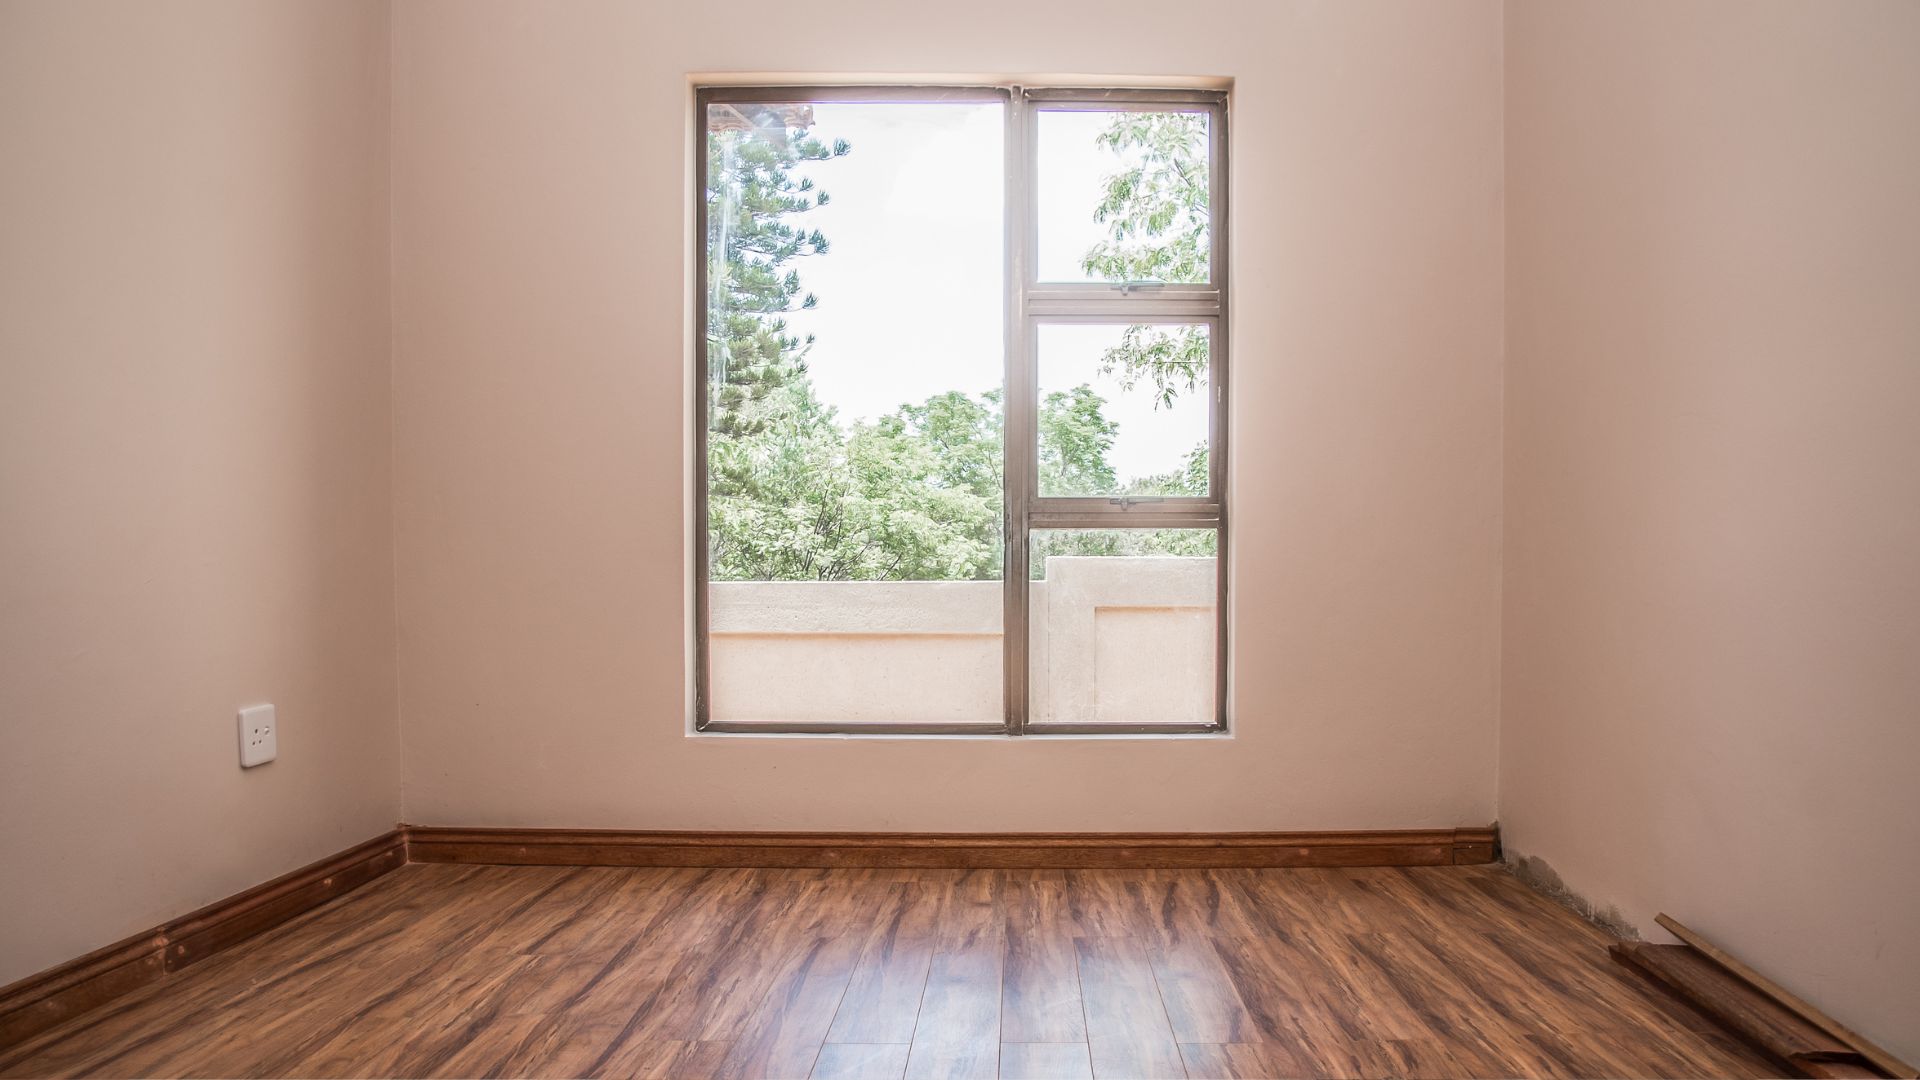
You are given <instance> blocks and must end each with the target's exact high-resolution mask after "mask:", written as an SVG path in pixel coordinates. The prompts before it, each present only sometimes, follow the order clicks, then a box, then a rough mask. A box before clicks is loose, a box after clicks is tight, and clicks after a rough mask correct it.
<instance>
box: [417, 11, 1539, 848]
mask: <svg viewBox="0 0 1920 1080" xmlns="http://www.w3.org/2000/svg"><path fill="white" fill-rule="evenodd" d="M792 11H793V8H792V6H791V5H790V4H786V3H783V2H781V3H775V2H766V0H747V2H742V3H738V4H731V5H726V6H725V7H714V6H712V5H698V4H644V3H616V2H576V3H568V4H563V5H553V4H536V3H530V2H529V3H505V2H502V3H487V2H479V3H452V2H403V3H400V4H398V5H396V7H395V9H394V26H393V34H394V101H393V146H394V161H393V195H394V221H395V231H394V270H395V273H394V294H393V297H394V305H395V311H396V339H395V355H394V409H395V434H396V439H395V461H394V468H395V491H396V500H395V516H396V521H395V525H396V530H397V545H396V565H397V584H398V590H399V597H400V650H399V657H400V660H399V664H400V686H401V715H402V718H403V725H402V726H403V738H404V741H405V746H406V754H405V757H406V762H407V766H406V778H405V807H406V814H407V816H408V817H409V819H411V820H416V821H420V822H426V823H436V824H462V825H553V826H611V827H642V828H701V827H704V828H752V829H793V828H827V829H945V830H965V829H1096V830H1099V829H1108V830H1110V829H1266V828H1320V827H1333V828H1340V827H1344V828H1364V827H1375V826H1453V825H1464V824H1478V823H1484V822H1487V821H1490V820H1492V818H1493V816H1494V763H1495V747H1494V738H1495V727H1496V719H1495V717H1496V710H1497V690H1498V659H1497V657H1498V636H1499V631H1498V617H1499V601H1498V574H1499V561H1498V559H1499V514H1500V507H1499V499H1500V439H1499V432H1500V350H1501V333H1502V325H1501V275H1500V267H1501V259H1502V252H1501V243H1500V215H1501V193H1500V185H1501V167H1500V160H1501V100H1500V92H1501V85H1500V47H1501V31H1500V26H1501V13H1500V8H1499V6H1498V5H1497V4H1495V3H1493V2H1491V0H1487V2H1478V3H1454V4H1448V5H1421V4H1405V3H1391V4H1389V3H1353V4H1325V3H1317V2H1292V3H1285V2H1272V0H1246V2H1241V3H1225V4H1219V5H1214V6H1210V7H1208V8H1207V16H1208V20H1209V22H1208V24H1207V26H1206V28H1205V31H1206V32H1204V33H1201V32H1194V30H1193V28H1192V26H1191V16H1192V10H1191V9H1189V8H1185V7H1181V6H1179V5H1167V4H1165V3H1160V2H1152V3H1146V2H1141V3H1110V2H1099V3H1096V2H1092V0H1084V2H1056V3H1048V4H1033V3H1030V2H1020V0H982V2H976V3H970V4H954V5H936V4H913V5H903V4H898V3H893V2H883V0H847V2H840V3H832V4H814V5H809V6H807V7H806V10H805V15H804V17H797V18H796V17H793V16H792V15H791V12H792ZM729 26H732V27H733V28H735V32H731V33H729V32H727V31H728V28H729ZM770 29H771V30H772V31H773V32H769V30H770ZM796 68H805V69H810V70H819V71H830V72H831V71H839V72H903V73H911V72H980V71H988V72H995V73H1004V74H1020V73H1030V72H1057V71H1063V70H1064V71H1077V72H1089V73H1108V74H1111V75H1114V76H1117V77H1120V78H1122V79H1124V78H1126V77H1127V76H1142V75H1197V76H1230V77H1232V78H1234V79H1235V80H1236V83H1235V92H1234V104H1233V107H1234V116H1233V124H1234V128H1233V138H1234V159H1233V168H1234V172H1233V185H1234V188H1233V190H1234V199H1235V202H1234V215H1235V219H1234V226H1233V228H1234V232H1233V241H1234V247H1233V258H1234V266H1233V273H1234V288H1235V290H1236V292H1235V301H1236V304H1235V308H1234V316H1233V320H1234V321H1233V332H1234V363H1235V365H1236V368H1235V372H1234V380H1235V381H1234V393H1235V396H1236V397H1235V400H1236V401H1237V403H1238V410H1239V411H1238V414H1237V416H1236V418H1235V421H1236V424H1237V427H1236V430H1235V435H1234V438H1235V444H1234V450H1235V453H1236V457H1235V466H1236V468H1237V475H1236V480H1235V485H1236V486H1235V490H1234V499H1235V503H1234V507H1235V513H1236V515H1237V516H1236V526H1237V528H1238V530H1239V531H1238V534H1237V535H1238V538H1239V539H1238V542H1237V544H1236V547H1235V549H1234V551H1235V561H1234V565H1233V568H1232V574H1233V584H1234V594H1233V596H1234V608H1233V616H1232V625H1233V635H1234V640H1235V643H1236V646H1237V649H1238V669H1237V676H1236V679H1237V682H1236V689H1235V693H1234V696H1233V700H1232V706H1233V709H1234V712H1235V715H1236V718H1237V723H1238V732H1239V733H1238V735H1237V737H1235V738H1232V739H1212V740H1207V739H1201V740H1187V741H1166V740H1133V739H1118V740H1115V739H1109V740H1106V741H1089V740H1085V739H1076V740H1038V739H1034V740H1026V741H1007V740H974V741H954V740H926V739H920V740H912V739H908V740H901V739H891V740H889V739H859V740H850V739H834V738H798V739H795V738H787V739H769V738H754V737H745V738H742V737H733V738H728V737H707V738H699V739H693V738H688V737H687V735H686V712H687V693H686V682H685V677H684V672H685V670H686V651H685V650H686V586H685V581H686V524H687V523H686V519H685V516H684V513H683V510H682V506H683V503H684V500H685V497H686V492H687V484H686V477H687V471H688V461H687V455H686V446H687V415H688V401H689V388H688V363H689V361H688V336H687V319H688V312H689V310H690V306H691V305H690V303H689V296H688V289H689V275H688V273H687V267H688V250H689V244H690V239H689V236H688V227H689V226H688V210H687V207H688V197H689V190H688V186H689V181H688V178H687V177H688V173H689V171H690V164H689V159H688V156H687V154H688V145H689V142H688V140H689V136H688V127H689V117H690V115H691V109H690V93H689V89H688V76H689V74H690V73H695V72H721V71H743V70H745V71H791V70H793V69H796Z"/></svg>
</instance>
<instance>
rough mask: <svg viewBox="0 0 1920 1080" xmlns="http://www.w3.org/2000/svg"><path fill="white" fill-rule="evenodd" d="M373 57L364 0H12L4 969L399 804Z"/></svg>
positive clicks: (233, 877) (0, 542)
mask: <svg viewBox="0 0 1920 1080" xmlns="http://www.w3.org/2000/svg"><path fill="white" fill-rule="evenodd" d="M386 58H387V21H386V14H385V10H384V6H383V5H381V4H377V3H371V2H367V3H343V2H337V0H306V2H298V3H296V2H279V3H273V4H262V3H255V2H251V0H234V2H231V3H205V2H185V0H174V2H169V3H166V4H141V3H90V2H85V3H68V2H56V0H46V2H28V3H23V2H19V0H7V2H5V3H0V157H3V158H4V162H5V163H4V165H3V166H0V515H3V521H0V724H4V730H0V739H3V740H4V741H3V742H0V822H3V823H4V825H3V826H0V983H5V982H8V981H10V980H12V979H14V978H16V977H18V976H21V975H25V974H28V973H30V972H32V971H34V970H36V969H39V968H41V967H45V966H47V965H49V964H53V963H56V962H58V961H62V960H66V959H68V958H70V957H73V956H76V955H78V954H80V953H83V952H86V951H87V950H89V949H92V948H95V947H97V946H100V945H103V944H106V943H108V942H111V941H114V940H117V939H119V938H121V937H124V936H126V935H127V934H130V933H134V932H136V931H139V930H143V929H146V928H148V927H150V926H152V925H154V924H155V923H158V922H160V921H161V920H163V919H166V918H170V917H173V916H176V915H180V914H183V913H185V912H186V911H188V910H190V909H192V908H194V907H196V906H198V905H200V904H203V903H206V902H207V901H210V900H213V899H216V898H218V897H221V896H224V895H227V894H230V893H233V892H236V891H238V890H240V889H243V888H246V887H248V886H250V885H254V884H256V883H258V882H260V881H263V880H265V879H267V878H270V877H272V876H274V875H276V874H279V873H281V872H283V871H286V870H290V869H292V868H294V867H296V866H299V865H301V864H303V863H306V862H310V861H312V860H313V859H316V858H318V857H320V856H323V855H326V854H329V853H332V852H335V851H338V850H340V849H341V848H344V847H347V846H348V845H350V844H353V843H357V842H359V841H361V840H365V839H367V838H369V837H371V836H374V835H376V834H377V833H379V832H380V831H381V830H383V829H385V828H390V827H391V826H392V823H393V822H394V821H395V819H396V817H397V815H398V797H397V791H398V782H399V776H398V768H397V763H396V750H397V738H396V732H395V714H394V685H393V664H394V659H393V593H392V570H391V567H392V562H391V559H392V554H391V552H392V547H391V526H390V516H391V515H390V509H389V507H390V503H389V477H388V471H389V435H388V427H389V422H388V421H389V395H388V367H387V285H386V261H387V225H386V220H387V187H386V138H387V128H386V121H387V74H386V71H387V68H386ZM262 699H266V700H272V701H274V702H277V703H278V704H279V706H280V719H281V727H282V734H281V738H280V744H281V745H280V754H281V757H280V760H279V761H277V762H274V763H272V764H270V765H267V766H265V767H263V768H259V769H254V770H250V771H248V772H245V773H243V772H242V771H241V770H240V768H239V765H238V760H237V756H238V746H237V736H236V734H235V730H234V709H235V707H236V706H238V705H240V704H243V703H247V702H252V701H256V700H262Z"/></svg>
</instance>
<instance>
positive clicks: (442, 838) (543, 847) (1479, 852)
mask: <svg viewBox="0 0 1920 1080" xmlns="http://www.w3.org/2000/svg"><path fill="white" fill-rule="evenodd" d="M1498 836H1499V834H1498V830H1497V827H1496V826H1488V827H1486V828H1472V829H1401V830H1370V831H1360V832H1279V833H768V832H631V831H624V830H603V829H457V828H440V827H432V826H419V825H416V826H411V827H410V828H409V829H408V852H409V858H410V859H411V861H413V862H437V863H483V864H493V865H503V866H716V867H721V866H739V867H747V866H761V867H796V868H798V867H853V868H880V867H894V868H919V869H963V870H971V869H1051V868H1080V869H1227V868H1249V867H1251V868H1259V867H1312V866H1322V867H1333V866H1349V867H1358V866H1447V865H1453V864H1465V863H1485V862H1492V861H1493V858H1494V853H1495V849H1496V847H1497V845H1498V842H1499V840H1498Z"/></svg>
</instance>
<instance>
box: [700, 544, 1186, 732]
mask: <svg viewBox="0 0 1920 1080" xmlns="http://www.w3.org/2000/svg"><path fill="white" fill-rule="evenodd" d="M712 588H713V592H712V596H711V604H712V606H711V618H712V630H711V637H712V652H711V655H712V664H713V684H712V685H713V718H714V719H715V720H725V721H784V722H788V723H808V722H812V723H842V724H861V723H889V722H894V723H900V722H917V723H981V724H995V723H998V722H999V721H1000V719H1001V716H1002V711H1003V706H1002V695H1001V686H1002V680H1001V668H1002V661H1001V657H1002V648H1003V646H1002V640H1003V636H1004V634H1003V626H1002V617H1001V603H1002V601H1001V597H1002V591H1001V586H1000V583H999V582H994V581H886V582H869V581H726V582H715V583H714V585H713V587H712ZM1215 596H1216V592H1215V572H1214V560H1212V559H1196V558H1097V557H1096V558H1086V557H1078V556H1074V557H1060V558H1051V559H1048V560H1047V561H1046V567H1045V578H1044V580H1039V581H1035V582H1034V583H1033V585H1032V589H1031V593H1030V596H1029V602H1030V604H1031V607H1032V611H1033V617H1032V618H1031V619H1030V620H1029V622H1030V625H1031V627H1032V635H1031V640H1030V642H1029V648H1030V650H1031V651H1030V656H1031V668H1032V672H1033V681H1032V693H1033V712H1032V718H1033V719H1034V720H1036V721H1047V720H1057V721H1060V722H1070V723H1121V722H1162V723H1165V722H1191V721H1205V720H1207V719H1209V718H1211V717H1212V715H1213V687H1214V681H1213V672H1214V665H1213V653H1214V639H1213V630H1214V617H1213V612H1214V603H1215Z"/></svg>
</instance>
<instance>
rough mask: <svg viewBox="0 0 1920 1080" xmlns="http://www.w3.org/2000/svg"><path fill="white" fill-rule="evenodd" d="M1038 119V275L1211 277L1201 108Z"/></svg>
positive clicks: (1072, 278) (1067, 278)
mask: <svg viewBox="0 0 1920 1080" xmlns="http://www.w3.org/2000/svg"><path fill="white" fill-rule="evenodd" d="M1036 116H1037V123H1038V125H1039V132H1038V137H1039V154H1038V158H1039V160H1038V162H1037V163H1036V164H1037V167H1038V170H1039V178H1038V179H1039V183H1038V192H1037V194H1038V198H1039V230H1038V237H1037V239H1038V241H1039V249H1040V250H1039V266H1038V271H1039V273H1038V277H1037V279H1036V280H1039V281H1044V282H1089V281H1107V282H1113V281H1156V282H1163V283H1205V282H1206V281H1208V280H1209V278H1210V273H1209V271H1210V268H1211V260H1212V257H1213V246H1212V243H1211V241H1210V238H1209V236H1208V228H1209V224H1210V223H1209V213H1208V211H1209V196H1210V192H1211V183H1210V177H1211V153H1210V149H1209V148H1210V146H1211V140H1210V139H1209V137H1208V127H1209V125H1210V120H1211V117H1210V116H1209V114H1207V113H1205V112H1086V111H1067V110H1041V111H1040V112H1039V113H1037V114H1036Z"/></svg>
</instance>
